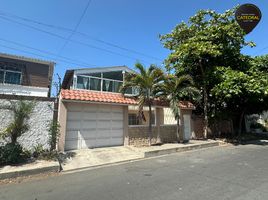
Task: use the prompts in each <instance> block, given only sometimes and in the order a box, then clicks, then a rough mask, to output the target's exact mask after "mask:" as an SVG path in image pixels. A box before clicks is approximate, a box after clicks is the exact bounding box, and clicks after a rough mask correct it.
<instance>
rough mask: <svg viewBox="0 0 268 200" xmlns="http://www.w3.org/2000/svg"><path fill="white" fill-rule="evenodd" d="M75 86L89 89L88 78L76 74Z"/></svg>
mask: <svg viewBox="0 0 268 200" xmlns="http://www.w3.org/2000/svg"><path fill="white" fill-rule="evenodd" d="M77 88H78V89H89V78H88V77H83V76H77Z"/></svg>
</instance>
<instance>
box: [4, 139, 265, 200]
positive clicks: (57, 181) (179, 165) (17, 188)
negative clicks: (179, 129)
mask: <svg viewBox="0 0 268 200" xmlns="http://www.w3.org/2000/svg"><path fill="white" fill-rule="evenodd" d="M0 199H1V200H4V199H8V200H17V199H18V200H35V199H37V200H48V199H49V200H53V199H57V200H61V199H63V200H81V199H83V200H94V199H98V200H106V199H107V200H108V199H109V200H113V199H114V200H121V199H122V200H128V199H137V200H145V199H157V200H159V199H161V200H162V199H163V200H169V199H176V200H178V199H179V200H184V199H191V200H199V199H200V200H212V199H213V200H215V199H232V200H234V199H235V200H238V199H239V200H254V199H262V200H265V199H268V142H267V143H264V144H263V145H241V146H231V147H213V148H208V149H205V150H199V151H192V152H185V153H177V154H172V155H169V156H163V157H158V158H153V159H147V160H142V161H137V162H132V163H127V164H121V165H117V166H110V167H104V168H99V169H93V170H86V171H82V172H76V173H72V174H64V175H62V176H56V177H50V178H47V179H43V180H33V181H30V182H26V183H20V184H9V185H1V186H0Z"/></svg>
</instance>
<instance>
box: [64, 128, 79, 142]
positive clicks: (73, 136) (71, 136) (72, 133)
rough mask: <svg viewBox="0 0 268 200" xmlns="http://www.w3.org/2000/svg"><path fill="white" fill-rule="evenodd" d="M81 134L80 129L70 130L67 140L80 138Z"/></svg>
mask: <svg viewBox="0 0 268 200" xmlns="http://www.w3.org/2000/svg"><path fill="white" fill-rule="evenodd" d="M78 135H79V131H78V130H75V131H72V130H69V131H68V132H67V134H66V136H65V137H66V140H74V139H76V140H77V139H78V137H79V136H78Z"/></svg>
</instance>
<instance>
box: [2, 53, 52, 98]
mask: <svg viewBox="0 0 268 200" xmlns="http://www.w3.org/2000/svg"><path fill="white" fill-rule="evenodd" d="M54 65H55V63H54V62H50V61H43V60H39V59H33V58H26V57H23V56H15V55H9V54H3V53H0V94H5V95H22V96H35V97H50V94H51V87H52V78H53V70H54Z"/></svg>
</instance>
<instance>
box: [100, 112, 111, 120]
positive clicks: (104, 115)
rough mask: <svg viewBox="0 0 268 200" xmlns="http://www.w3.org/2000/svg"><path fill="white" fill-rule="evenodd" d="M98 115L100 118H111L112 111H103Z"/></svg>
mask: <svg viewBox="0 0 268 200" xmlns="http://www.w3.org/2000/svg"><path fill="white" fill-rule="evenodd" d="M97 117H98V119H99V120H109V119H111V117H112V115H111V113H110V112H102V113H98V114H97Z"/></svg>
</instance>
